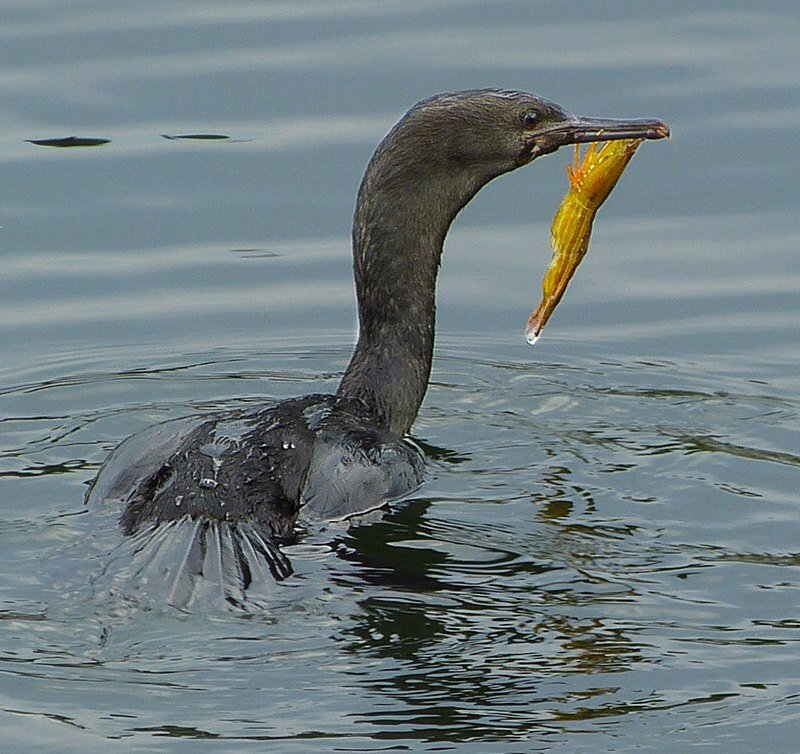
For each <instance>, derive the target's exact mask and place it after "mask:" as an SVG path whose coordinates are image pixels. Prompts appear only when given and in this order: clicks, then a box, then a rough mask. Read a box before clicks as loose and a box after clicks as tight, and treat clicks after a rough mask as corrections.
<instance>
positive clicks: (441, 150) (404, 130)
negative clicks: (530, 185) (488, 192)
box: [386, 89, 669, 185]
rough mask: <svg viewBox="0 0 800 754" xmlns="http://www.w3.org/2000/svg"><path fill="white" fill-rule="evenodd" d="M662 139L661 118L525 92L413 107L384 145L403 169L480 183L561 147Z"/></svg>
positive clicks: (492, 92)
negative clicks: (580, 109)
mask: <svg viewBox="0 0 800 754" xmlns="http://www.w3.org/2000/svg"><path fill="white" fill-rule="evenodd" d="M668 136H669V128H668V127H667V125H666V124H665V123H663V122H662V121H660V120H655V119H627V120H623V119H608V118H588V117H582V116H577V115H572V114H571V113H568V112H567V111H566V110H564V109H563V108H562V107H560V106H559V105H556V104H555V103H554V102H550V101H548V100H546V99H544V98H542V97H537V96H536V95H533V94H528V93H527V92H518V91H508V90H501V89H473V90H468V91H462V92H452V93H446V94H438V95H436V96H434V97H430V98H428V99H425V100H422V101H421V102H418V103H417V104H416V105H414V107H412V108H411V110H409V111H408V112H407V113H406V115H405V116H404V117H403V118H402V119H401V120H400V122H399V123H398V124H397V125H396V126H395V127H394V129H392V131H391V132H390V134H389V135H388V136H387V139H386V142H388V143H390V144H391V145H392V146H393V147H395V149H397V150H399V151H401V152H402V153H403V155H404V157H405V158H406V164H407V165H413V164H416V165H417V166H418V167H424V168H426V172H427V171H428V170H429V171H434V172H436V171H437V168H443V169H445V170H446V171H453V173H458V172H462V171H467V172H471V173H473V174H474V175H476V176H478V180H479V181H480V183H481V185H482V184H483V183H486V182H487V181H488V180H491V178H494V177H496V176H498V175H502V174H503V173H507V172H509V171H510V170H514V169H515V168H518V167H521V166H522V165H526V164H528V163H529V162H531V161H532V160H534V159H535V158H536V157H539V156H541V155H545V154H549V153H551V152H555V151H556V150H557V149H558V148H559V147H563V146H566V145H568V144H576V143H583V142H591V141H612V140H615V139H662V138H665V137H668ZM393 151H394V150H393Z"/></svg>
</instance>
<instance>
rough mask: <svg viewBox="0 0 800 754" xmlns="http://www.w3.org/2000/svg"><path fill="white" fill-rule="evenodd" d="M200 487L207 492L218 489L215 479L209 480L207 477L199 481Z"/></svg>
mask: <svg viewBox="0 0 800 754" xmlns="http://www.w3.org/2000/svg"><path fill="white" fill-rule="evenodd" d="M200 486H201V487H204V488H205V489H207V490H213V489H216V488H217V487H219V482H218V481H217V480H216V479H209V478H208V477H205V478H203V479H201V480H200Z"/></svg>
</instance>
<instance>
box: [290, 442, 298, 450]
mask: <svg viewBox="0 0 800 754" xmlns="http://www.w3.org/2000/svg"><path fill="white" fill-rule="evenodd" d="M289 447H290V448H292V449H294V448H296V447H297V446H296V445H295V444H294V443H293V442H290V443H289Z"/></svg>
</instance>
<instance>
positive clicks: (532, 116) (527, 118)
mask: <svg viewBox="0 0 800 754" xmlns="http://www.w3.org/2000/svg"><path fill="white" fill-rule="evenodd" d="M538 122H539V116H538V115H537V114H536V113H525V115H523V116H522V125H523V126H525V128H533V127H534V126H535V125H536V124H537V123H538Z"/></svg>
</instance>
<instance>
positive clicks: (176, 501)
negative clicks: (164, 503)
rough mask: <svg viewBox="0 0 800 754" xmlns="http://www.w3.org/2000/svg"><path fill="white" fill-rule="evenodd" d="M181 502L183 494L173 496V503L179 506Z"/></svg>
mask: <svg viewBox="0 0 800 754" xmlns="http://www.w3.org/2000/svg"><path fill="white" fill-rule="evenodd" d="M182 502H183V495H176V496H175V505H176V506H177V507H178V508H180V507H181V503H182Z"/></svg>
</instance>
